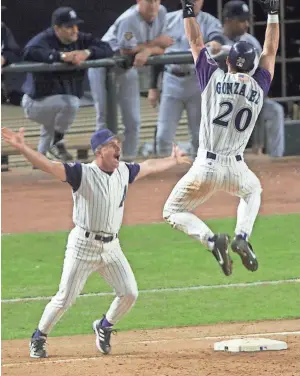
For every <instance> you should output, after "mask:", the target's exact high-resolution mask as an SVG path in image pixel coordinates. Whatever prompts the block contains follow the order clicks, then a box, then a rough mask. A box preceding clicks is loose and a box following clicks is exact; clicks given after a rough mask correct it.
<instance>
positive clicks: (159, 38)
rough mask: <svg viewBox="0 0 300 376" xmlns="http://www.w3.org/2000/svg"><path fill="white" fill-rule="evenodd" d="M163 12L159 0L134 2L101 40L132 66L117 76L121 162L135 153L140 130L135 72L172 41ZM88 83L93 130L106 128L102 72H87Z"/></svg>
mask: <svg viewBox="0 0 300 376" xmlns="http://www.w3.org/2000/svg"><path fill="white" fill-rule="evenodd" d="M166 13H167V11H166V9H165V7H163V6H162V5H161V4H160V0H137V4H136V5H133V6H132V7H130V8H129V9H128V10H126V11H125V12H124V13H123V14H122V15H121V16H120V17H119V18H118V19H117V20H116V21H115V23H114V24H113V25H112V26H111V27H110V28H109V29H108V31H107V32H106V34H105V35H104V36H103V38H102V40H103V41H105V42H108V43H109V44H110V46H111V48H112V49H113V51H114V52H115V55H128V56H130V57H131V60H132V64H129V66H128V67H124V68H119V69H118V70H117V72H116V81H117V95H118V104H119V106H120V110H121V114H122V122H123V124H124V128H125V132H124V136H125V140H124V143H123V158H124V159H126V160H130V159H132V158H134V157H135V156H136V154H137V151H138V143H139V130H140V122H141V120H140V87H139V77H138V71H137V68H139V67H142V66H144V64H145V63H146V61H147V59H148V57H149V56H150V55H161V54H163V53H164V50H165V48H167V47H169V46H170V45H171V44H172V43H173V41H172V40H171V38H170V37H168V36H167V35H166ZM88 75H89V81H90V87H91V92H92V96H93V100H94V103H95V109H96V128H97V129H101V128H105V127H106V126H107V125H106V97H107V93H106V87H105V77H106V76H105V75H106V72H105V68H90V69H89V73H88Z"/></svg>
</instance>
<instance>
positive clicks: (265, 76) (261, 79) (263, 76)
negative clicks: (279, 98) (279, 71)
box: [253, 67, 272, 96]
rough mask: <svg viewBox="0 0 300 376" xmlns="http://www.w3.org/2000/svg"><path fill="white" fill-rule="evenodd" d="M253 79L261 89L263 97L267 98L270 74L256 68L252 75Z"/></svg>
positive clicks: (263, 69)
mask: <svg viewBox="0 0 300 376" xmlns="http://www.w3.org/2000/svg"><path fill="white" fill-rule="evenodd" d="M253 78H254V79H255V81H256V82H257V83H258V85H259V86H260V87H261V88H262V90H263V92H264V95H265V96H267V95H268V92H269V90H270V86H271V82H272V78H271V73H270V72H269V71H268V70H266V69H265V68H262V67H258V68H257V69H256V71H255V73H254V75H253Z"/></svg>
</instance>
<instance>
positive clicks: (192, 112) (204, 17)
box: [156, 10, 223, 155]
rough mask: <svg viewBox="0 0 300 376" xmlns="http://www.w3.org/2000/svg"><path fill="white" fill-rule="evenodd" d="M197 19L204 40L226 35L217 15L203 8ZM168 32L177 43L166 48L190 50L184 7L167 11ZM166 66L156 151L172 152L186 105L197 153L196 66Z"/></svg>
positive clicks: (162, 152)
mask: <svg viewBox="0 0 300 376" xmlns="http://www.w3.org/2000/svg"><path fill="white" fill-rule="evenodd" d="M196 20H197V22H198V23H199V24H200V25H201V29H202V33H203V39H204V42H205V43H207V42H210V41H212V40H216V39H217V37H219V38H221V37H222V38H223V36H222V34H223V31H222V25H221V23H220V21H219V20H218V19H217V18H215V17H214V16H212V15H211V14H209V13H206V12H202V11H200V12H199V13H198V14H197V16H196ZM167 34H168V35H169V36H170V37H171V38H172V39H173V40H174V44H173V45H172V46H170V47H168V48H167V49H166V51H165V52H166V53H170V52H173V53H174V52H178V53H180V52H186V51H189V50H190V46H189V42H188V39H187V38H186V36H185V33H184V24H183V17H182V10H178V11H176V12H171V13H168V14H167ZM165 70H166V72H165V73H164V75H163V82H162V93H161V103H160V106H159V115H158V122H157V136H156V143H157V152H158V154H160V155H169V154H170V153H171V150H172V142H173V141H174V138H175V134H176V129H177V126H178V123H179V121H180V118H181V115H182V112H183V110H184V109H185V110H186V113H187V117H188V123H189V129H190V133H191V141H192V147H193V153H194V154H195V153H196V152H197V149H198V138H199V124H200V119H201V93H200V91H199V86H198V84H197V79H196V74H195V67H194V65H193V64H168V65H166V67H165Z"/></svg>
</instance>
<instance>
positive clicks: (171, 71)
mask: <svg viewBox="0 0 300 376" xmlns="http://www.w3.org/2000/svg"><path fill="white" fill-rule="evenodd" d="M166 72H168V73H170V74H172V75H173V76H176V77H186V76H191V74H192V73H191V72H178V71H176V70H166Z"/></svg>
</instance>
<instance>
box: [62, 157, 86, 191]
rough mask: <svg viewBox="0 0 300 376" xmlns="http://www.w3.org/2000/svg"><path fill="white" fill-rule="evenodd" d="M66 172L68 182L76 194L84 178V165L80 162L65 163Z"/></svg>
mask: <svg viewBox="0 0 300 376" xmlns="http://www.w3.org/2000/svg"><path fill="white" fill-rule="evenodd" d="M64 167H65V171H66V177H67V179H66V182H68V183H69V184H70V186H71V187H72V188H73V191H74V192H76V191H77V190H78V189H79V187H80V184H81V178H82V165H81V163H80V162H75V163H64Z"/></svg>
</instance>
